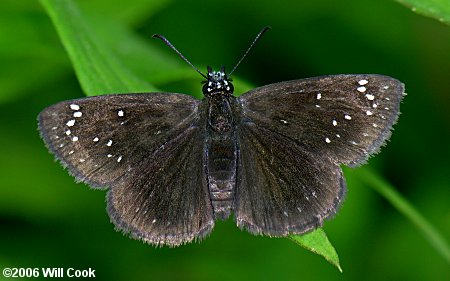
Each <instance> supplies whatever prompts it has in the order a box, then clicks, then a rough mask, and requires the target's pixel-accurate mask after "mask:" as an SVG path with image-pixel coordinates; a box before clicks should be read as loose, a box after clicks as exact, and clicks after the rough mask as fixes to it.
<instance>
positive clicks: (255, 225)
mask: <svg viewBox="0 0 450 281" xmlns="http://www.w3.org/2000/svg"><path fill="white" fill-rule="evenodd" d="M238 136H239V137H238V139H239V145H240V151H239V161H238V163H239V165H238V175H239V176H238V182H237V189H236V197H235V213H236V222H237V225H238V226H239V227H241V228H246V229H247V230H248V231H250V232H251V233H254V234H265V235H269V236H286V235H288V234H292V233H295V234H300V233H304V232H306V231H308V230H311V229H314V228H316V227H318V226H319V225H321V224H322V222H323V220H324V219H325V218H327V217H329V216H330V215H332V214H334V213H335V212H336V210H337V208H338V206H339V204H340V202H341V200H342V198H343V196H344V193H345V181H344V179H343V177H342V172H341V169H340V168H339V166H338V165H336V164H335V163H333V162H332V161H331V159H329V158H324V159H321V158H317V156H316V155H315V154H314V153H313V152H310V151H307V150H306V149H305V148H303V147H302V146H301V145H298V144H296V143H295V142H293V141H292V140H291V139H289V138H287V137H285V136H282V135H280V134H277V133H273V132H271V131H270V130H268V129H266V128H264V127H259V126H258V125H257V124H255V123H244V124H241V125H240V126H239V129H238Z"/></svg>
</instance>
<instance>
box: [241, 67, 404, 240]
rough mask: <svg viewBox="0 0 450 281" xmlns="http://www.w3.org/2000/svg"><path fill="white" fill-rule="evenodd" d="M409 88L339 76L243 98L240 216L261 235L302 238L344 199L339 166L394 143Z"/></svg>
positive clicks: (375, 78)
mask: <svg viewBox="0 0 450 281" xmlns="http://www.w3.org/2000/svg"><path fill="white" fill-rule="evenodd" d="M403 90H404V88H403V84H401V83H400V82H399V81H397V80H395V79H393V78H390V77H386V76H380V75H337V76H324V77H317V78H310V79H304V80H296V81H289V82H283V83H277V84H272V85H268V86H264V87H261V88H257V89H254V90H252V91H250V92H248V93H246V94H244V95H243V96H241V97H240V98H239V99H238V103H239V104H240V108H239V110H240V111H241V116H242V117H241V120H239V123H238V141H239V145H240V151H239V157H240V158H239V165H238V175H239V179H238V184H237V189H236V199H235V200H236V201H235V212H236V221H237V224H238V225H239V226H240V227H244V228H247V229H248V230H249V231H250V232H253V233H256V234H260V233H262V234H266V235H271V236H285V235H288V234H301V233H304V232H306V231H308V230H311V229H314V228H316V227H318V226H320V225H321V224H322V222H323V220H324V219H326V218H329V217H330V216H332V215H333V214H334V213H335V212H336V210H337V208H338V207H339V205H340V202H341V201H342V200H343V196H344V194H345V180H344V178H343V176H342V172H341V169H340V168H339V164H346V165H349V166H357V165H360V164H362V163H363V162H364V161H365V160H366V159H367V158H368V157H369V156H370V154H372V153H374V152H376V151H378V149H379V147H380V146H381V145H382V144H383V143H384V142H385V141H386V139H387V138H389V135H390V131H391V128H392V125H393V124H394V123H395V122H396V120H397V117H398V114H399V104H400V101H401V98H402V94H403Z"/></svg>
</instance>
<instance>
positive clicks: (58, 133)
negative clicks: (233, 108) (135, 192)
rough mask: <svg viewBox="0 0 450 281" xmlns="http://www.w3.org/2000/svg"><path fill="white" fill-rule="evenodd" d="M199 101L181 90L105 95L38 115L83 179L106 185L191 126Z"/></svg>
mask: <svg viewBox="0 0 450 281" xmlns="http://www.w3.org/2000/svg"><path fill="white" fill-rule="evenodd" d="M198 104H199V101H197V100H195V99H193V98H192V97H190V96H187V95H181V94H162V93H153V94H132V95H105V96H96V97H89V98H83V99H78V100H70V101H64V102H60V103H57V104H55V105H52V106H50V107H48V108H46V109H45V110H44V111H42V112H41V113H40V114H39V117H38V120H39V130H40V133H41V136H42V138H43V139H44V141H45V143H46V145H47V146H48V148H49V150H50V151H51V152H52V153H53V154H55V156H56V158H57V159H58V160H59V161H60V162H61V163H62V165H63V166H65V167H67V168H68V170H69V172H70V173H71V174H73V175H74V176H75V177H76V178H77V179H78V180H79V181H83V182H86V183H88V184H90V185H91V186H93V187H105V186H108V185H110V184H111V183H113V182H114V181H115V180H117V179H119V178H120V177H121V176H123V175H125V174H126V173H127V171H128V170H129V169H130V168H131V167H139V166H140V164H141V163H142V161H143V160H144V159H146V158H147V157H149V156H150V155H152V153H153V152H154V151H155V150H156V149H158V148H159V147H160V146H161V145H163V144H164V143H165V142H167V141H168V140H170V139H172V138H174V137H176V136H177V135H179V134H180V133H181V132H183V131H184V130H186V129H187V128H189V127H190V126H192V125H193V124H194V123H195V122H196V121H195V120H196V118H198V112H197V110H198Z"/></svg>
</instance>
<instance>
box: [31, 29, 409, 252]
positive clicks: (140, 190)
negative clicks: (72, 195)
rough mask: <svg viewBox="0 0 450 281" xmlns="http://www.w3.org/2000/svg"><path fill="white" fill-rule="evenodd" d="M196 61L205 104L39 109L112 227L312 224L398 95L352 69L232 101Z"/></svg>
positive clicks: (383, 126) (175, 240)
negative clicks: (103, 196)
mask: <svg viewBox="0 0 450 281" xmlns="http://www.w3.org/2000/svg"><path fill="white" fill-rule="evenodd" d="M267 29H268V28H264V29H263V30H261V32H260V33H259V34H258V35H257V37H256V38H255V40H254V41H253V43H252V44H251V46H250V48H249V49H248V50H247V52H246V53H245V54H244V56H243V57H242V58H241V60H240V61H239V62H238V64H237V65H239V63H240V62H241V61H242V59H243V58H244V57H245V55H246V54H247V53H248V52H249V50H250V49H251V47H252V46H253V45H254V44H255V43H256V41H257V40H258V39H259V38H260V36H261V35H262V34H263V33H264V32H265V31H266V30H267ZM155 37H157V38H159V39H161V40H163V41H164V42H165V43H166V44H167V45H168V46H169V47H171V48H172V49H173V50H174V51H176V52H177V53H178V54H179V55H180V56H181V57H182V58H183V59H184V60H185V61H186V62H188V63H189V64H190V65H191V66H192V67H194V66H193V65H192V64H191V63H190V62H189V61H188V60H187V59H185V58H184V56H183V55H182V54H181V53H179V52H178V50H177V49H175V47H173V45H172V44H170V42H169V41H168V40H167V39H165V38H164V37H163V36H161V35H156V36H155ZM237 65H236V66H235V68H234V69H233V70H232V71H231V72H230V74H231V73H232V72H233V71H234V70H235V69H236V67H237ZM194 69H195V70H197V71H198V72H199V73H200V74H201V75H202V76H204V77H205V79H206V81H205V82H204V84H203V87H202V92H203V95H204V98H203V100H198V99H195V98H193V97H191V96H188V95H184V94H177V93H161V92H159V93H142V94H114V95H103V96H96V97H87V98H81V99H76V100H69V101H63V102H60V103H57V104H55V105H52V106H50V107H48V108H46V109H44V110H43V111H42V112H41V113H40V114H39V116H38V121H39V125H38V126H39V131H40V134H41V137H42V139H43V140H44V142H45V144H46V145H47V147H48V149H49V150H50V152H51V153H53V154H54V155H55V156H56V159H58V160H59V161H60V162H61V163H62V165H63V166H64V167H66V168H67V169H68V170H69V172H70V173H71V174H72V175H73V176H74V177H75V178H76V179H77V181H81V182H84V183H87V184H88V185H90V186H91V187H93V188H98V189H108V193H107V210H108V214H109V216H110V218H111V220H112V222H113V223H114V224H115V226H116V227H117V228H118V229H120V230H122V231H123V232H124V233H127V234H129V235H130V236H131V237H132V238H136V239H140V240H142V241H145V242H147V243H150V244H154V245H168V246H178V245H181V244H185V243H188V242H191V241H193V240H195V239H202V238H204V237H205V236H206V235H208V234H209V233H210V232H211V231H212V229H213V227H214V224H215V220H217V219H222V220H223V219H226V218H228V217H229V216H230V215H231V214H233V215H234V219H235V222H236V224H237V226H238V227H240V228H242V229H246V230H247V231H249V232H250V233H252V234H261V235H268V236H275V237H283V236H287V235H291V234H303V233H305V232H308V231H311V230H313V229H315V228H317V227H320V226H321V225H322V224H323V222H324V220H326V219H328V218H330V217H332V216H333V215H334V214H335V213H336V212H337V210H338V209H339V206H340V205H341V203H342V201H343V198H344V195H345V193H346V184H345V179H344V177H343V174H342V170H341V168H340V165H346V166H350V167H356V166H359V165H361V164H363V163H365V162H366V160H367V159H368V158H369V156H371V155H372V154H374V153H376V152H378V151H379V149H380V147H381V146H382V145H383V144H384V143H385V142H386V140H387V139H389V137H390V134H391V129H392V126H393V125H394V124H395V123H396V121H397V118H398V115H399V107H400V102H401V100H402V97H403V94H404V85H403V84H402V83H401V82H400V81H398V80H396V79H394V78H391V77H388V76H383V75H374V74H357V75H332V76H322V77H315V78H308V79H300V80H293V81H287V82H280V83H275V84H270V85H266V86H262V87H259V88H256V89H253V90H251V91H249V92H247V93H244V94H243V95H241V96H240V97H235V96H233V92H234V87H233V83H232V80H231V79H230V78H229V77H230V74H227V73H226V72H225V69H224V68H223V67H222V68H221V69H220V70H219V71H213V70H212V69H211V68H210V67H208V69H207V71H208V72H207V75H204V74H203V73H201V72H200V71H199V70H198V69H197V68H195V67H194Z"/></svg>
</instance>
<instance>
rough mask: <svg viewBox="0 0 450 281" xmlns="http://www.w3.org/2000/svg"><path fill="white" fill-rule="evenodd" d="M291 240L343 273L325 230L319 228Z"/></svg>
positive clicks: (295, 236) (292, 237)
mask: <svg viewBox="0 0 450 281" xmlns="http://www.w3.org/2000/svg"><path fill="white" fill-rule="evenodd" d="M289 239H291V240H292V241H293V242H294V243H296V244H298V245H300V246H302V247H303V248H305V249H307V250H309V251H311V252H313V253H315V254H317V255H320V256H322V257H323V258H325V259H326V260H327V261H328V262H329V263H331V264H332V265H334V266H335V267H336V268H337V269H338V270H339V271H340V272H341V273H342V268H341V265H340V263H339V256H338V254H337V252H336V249H335V248H334V247H333V245H332V244H331V242H330V240H328V237H327V235H326V234H325V231H324V230H323V229H321V228H319V229H316V230H314V231H312V232H310V233H307V234H304V235H291V236H289Z"/></svg>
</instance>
